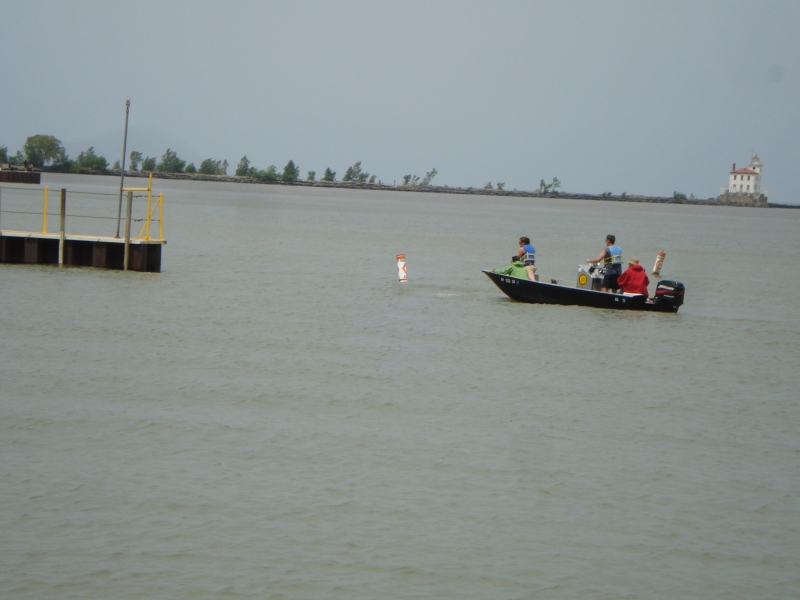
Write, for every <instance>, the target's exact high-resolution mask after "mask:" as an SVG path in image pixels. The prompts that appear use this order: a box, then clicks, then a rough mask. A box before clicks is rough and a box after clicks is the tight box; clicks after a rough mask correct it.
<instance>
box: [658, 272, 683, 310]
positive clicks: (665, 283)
mask: <svg viewBox="0 0 800 600" xmlns="http://www.w3.org/2000/svg"><path fill="white" fill-rule="evenodd" d="M685 292H686V287H685V286H684V285H683V284H682V283H681V282H680V281H670V280H668V279H664V280H662V281H659V282H658V286H657V287H656V295H655V297H654V298H653V305H654V306H653V308H655V309H656V310H663V311H668V312H678V308H679V307H680V305H681V304H683V295H684V293H685Z"/></svg>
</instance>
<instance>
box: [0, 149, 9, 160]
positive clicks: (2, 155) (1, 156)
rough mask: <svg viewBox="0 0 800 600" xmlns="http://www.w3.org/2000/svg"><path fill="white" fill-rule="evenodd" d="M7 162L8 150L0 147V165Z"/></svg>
mask: <svg viewBox="0 0 800 600" xmlns="http://www.w3.org/2000/svg"><path fill="white" fill-rule="evenodd" d="M7 162H8V148H6V147H5V146H0V163H7Z"/></svg>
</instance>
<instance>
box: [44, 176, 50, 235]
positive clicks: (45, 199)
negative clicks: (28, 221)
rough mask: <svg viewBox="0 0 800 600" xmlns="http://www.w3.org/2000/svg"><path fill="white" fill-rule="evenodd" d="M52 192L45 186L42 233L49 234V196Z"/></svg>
mask: <svg viewBox="0 0 800 600" xmlns="http://www.w3.org/2000/svg"><path fill="white" fill-rule="evenodd" d="M49 191H50V188H49V187H48V186H44V205H43V206H42V233H47V194H48V192H49Z"/></svg>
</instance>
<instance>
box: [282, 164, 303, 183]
mask: <svg viewBox="0 0 800 600" xmlns="http://www.w3.org/2000/svg"><path fill="white" fill-rule="evenodd" d="M299 177H300V167H298V166H297V165H295V164H294V161H293V160H290V161H289V162H288V163H286V166H285V167H283V175H281V179H283V180H284V181H297V179H298V178H299Z"/></svg>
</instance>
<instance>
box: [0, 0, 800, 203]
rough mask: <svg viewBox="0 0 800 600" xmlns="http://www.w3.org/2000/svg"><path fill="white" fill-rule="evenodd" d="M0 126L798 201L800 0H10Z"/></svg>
mask: <svg viewBox="0 0 800 600" xmlns="http://www.w3.org/2000/svg"><path fill="white" fill-rule="evenodd" d="M0 49H1V50H2V62H0V115H2V117H1V120H0V145H4V146H8V148H9V151H10V152H12V153H13V152H15V151H16V150H17V149H18V148H21V146H22V144H23V143H24V141H25V138H26V137H28V136H29V135H34V134H38V133H42V134H49V135H55V136H56V137H58V138H59V139H60V140H61V141H62V142H63V143H64V145H65V146H66V148H67V152H68V153H69V154H70V156H71V157H72V158H75V157H76V156H77V154H78V153H79V152H80V151H82V150H85V149H86V148H88V147H89V146H90V145H93V146H95V149H96V150H97V151H98V153H100V154H102V155H104V156H105V157H106V158H108V159H109V161H110V162H113V161H114V160H117V159H118V158H119V157H120V155H121V147H122V130H123V124H124V114H125V107H124V102H125V98H126V97H128V96H129V97H130V98H131V116H130V130H129V142H128V150H129V151H130V150H139V151H141V152H143V153H144V154H145V155H151V156H158V157H160V156H161V155H162V154H163V153H164V150H166V148H167V147H170V148H172V149H173V150H175V151H177V153H178V155H179V156H180V157H181V158H183V159H186V160H188V161H191V162H194V163H195V164H199V162H200V161H202V160H203V159H204V158H215V159H223V158H225V159H227V160H228V162H229V163H230V164H231V167H232V168H231V169H230V170H229V172H230V173H232V172H233V168H235V165H236V163H237V162H238V161H239V159H240V158H241V157H242V155H244V154H246V155H247V156H248V158H250V160H251V162H252V164H253V165H254V166H257V167H260V168H265V167H266V166H268V165H270V164H275V165H277V166H278V167H279V168H282V167H283V166H284V165H285V164H286V162H287V161H288V160H289V159H293V160H294V161H295V162H296V163H297V164H298V165H299V166H300V168H301V171H302V174H303V176H305V173H306V171H308V170H315V171H316V172H317V176H318V177H319V176H320V175H321V174H322V172H323V171H324V170H325V168H326V167H331V168H332V169H334V170H335V171H337V173H338V177H341V176H342V175H343V174H344V171H345V170H346V168H347V166H348V165H351V164H353V163H354V162H355V161H357V160H361V161H362V166H363V168H364V170H366V171H369V172H370V173H373V174H376V175H377V176H378V178H379V179H381V180H383V182H384V183H392V182H393V181H395V180H397V181H398V182H399V181H401V180H402V177H403V175H405V174H408V173H411V174H418V175H420V176H422V175H424V174H425V172H426V171H428V170H430V168H431V167H436V168H437V169H438V170H439V175H438V177H437V178H436V180H435V183H437V184H441V185H444V184H448V185H452V186H457V185H461V186H475V187H482V186H483V185H485V184H486V183H487V182H489V181H491V182H497V181H504V182H506V189H513V188H517V189H527V190H531V189H535V188H537V187H538V184H539V180H540V179H542V178H544V179H546V180H548V181H549V180H550V179H551V178H552V177H553V176H558V177H559V178H560V179H561V181H562V182H563V189H564V190H565V191H572V192H588V193H600V192H605V191H610V192H614V193H621V192H623V191H625V192H628V193H629V194H636V193H640V194H658V195H671V194H672V192H673V191H675V190H677V191H681V192H684V193H686V194H687V195H688V194H690V193H694V194H695V195H696V196H698V197H703V198H705V197H709V196H715V195H717V194H718V193H719V188H720V187H723V186H725V185H727V182H728V172H729V171H730V168H731V164H732V163H733V162H736V163H737V166H743V165H745V164H746V163H747V162H748V160H749V159H750V156H751V150H755V151H756V152H757V153H758V154H759V156H760V157H761V159H762V160H763V162H764V187H766V188H767V189H768V190H769V195H770V200H771V201H773V202H784V203H800V193H798V187H800V2H797V0H789V1H774V2H752V1H751V2H734V1H725V2H698V1H689V2H648V1H645V0H640V1H637V2H611V1H604V2H578V1H559V2H556V1H553V2H522V1H517V2H502V1H498V0H494V1H491V2H489V1H487V2H465V1H459V2H450V1H437V2H415V1H403V2H380V1H372V2H356V1H339V2H336V1H328V2H302V1H292V2H231V1H228V2H177V1H171V2H164V1H163V0H162V1H159V2H150V1H148V0H137V1H136V2H101V1H98V2H90V1H85V0H72V1H70V2H36V1H34V2H4V3H3V7H2V19H0Z"/></svg>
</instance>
